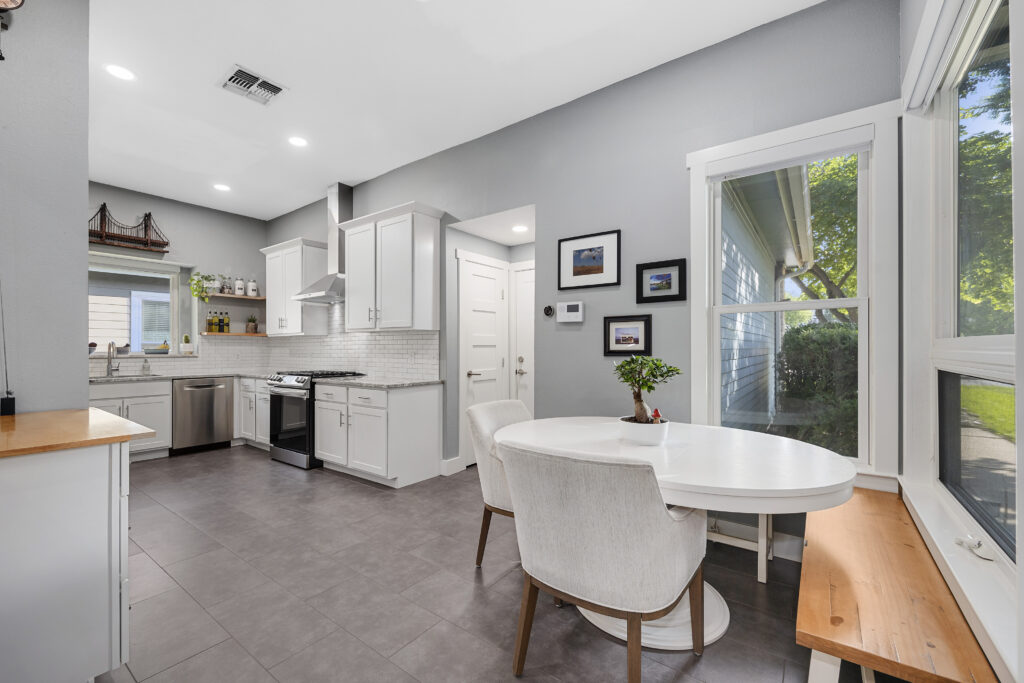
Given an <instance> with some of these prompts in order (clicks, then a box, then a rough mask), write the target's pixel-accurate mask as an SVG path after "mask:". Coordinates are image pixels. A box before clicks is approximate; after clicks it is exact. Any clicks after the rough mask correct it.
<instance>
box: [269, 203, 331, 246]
mask: <svg viewBox="0 0 1024 683" xmlns="http://www.w3.org/2000/svg"><path fill="white" fill-rule="evenodd" d="M296 237H305V238H307V239H311V240H316V241H318V242H323V241H324V240H326V239H327V198H326V197H324V198H323V199H318V200H316V201H315V202H313V203H312V204H307V205H306V206H303V207H301V208H298V209H295V210H294V211H291V212H289V213H286V214H284V215H282V216H278V217H277V218H275V219H273V220H272V221H268V222H267V244H278V243H280V242H286V241H288V240H291V239H295V238H296ZM264 246H266V245H264Z"/></svg>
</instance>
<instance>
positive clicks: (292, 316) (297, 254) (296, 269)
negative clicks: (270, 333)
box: [281, 247, 303, 334]
mask: <svg viewBox="0 0 1024 683" xmlns="http://www.w3.org/2000/svg"><path fill="white" fill-rule="evenodd" d="M282 258H283V259H284V277H283V284H282V290H281V299H282V303H281V308H282V313H281V315H282V316H284V325H283V327H282V329H281V331H282V332H283V333H287V334H302V331H303V330H302V302H300V301H295V300H293V299H292V297H293V296H295V295H296V294H298V293H299V292H301V291H302V248H301V247H295V248H292V249H288V250H286V251H284V252H283V253H282Z"/></svg>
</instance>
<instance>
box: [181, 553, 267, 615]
mask: <svg viewBox="0 0 1024 683" xmlns="http://www.w3.org/2000/svg"><path fill="white" fill-rule="evenodd" d="M167 573H168V574H170V575H171V576H172V577H174V580H175V581H177V582H178V583H179V584H181V586H182V588H184V589H185V590H187V591H188V592H189V593H190V594H191V595H192V597H193V598H195V599H196V601H197V602H198V603H199V604H200V605H202V606H203V607H210V606H212V605H216V604H217V603H218V602H223V601H225V600H228V599H230V598H233V597H235V596H236V595H241V594H242V593H245V592H246V591H248V590H251V589H253V588H255V587H256V586H259V585H261V584H264V583H266V582H267V581H268V580H269V579H267V577H266V576H264V575H263V574H261V573H260V572H259V571H257V570H256V569H254V568H253V567H251V566H250V565H249V564H247V563H246V562H245V561H244V560H242V559H239V557H238V556H237V555H235V554H234V553H232V552H231V551H230V550H228V549H227V548H218V549H217V550H211V551H210V552H208V553H203V554H202V555H196V556H195V557H190V558H189V559H187V560H182V561H181V562H176V563H174V564H172V565H168V567H167Z"/></svg>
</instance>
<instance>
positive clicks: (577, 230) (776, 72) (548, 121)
mask: <svg viewBox="0 0 1024 683" xmlns="http://www.w3.org/2000/svg"><path fill="white" fill-rule="evenodd" d="M898 12H899V7H898V5H897V3H894V2H891V0H832V1H830V2H827V3H824V4H821V5H817V6H815V7H812V8H810V9H808V10H805V11H803V12H800V13H798V14H795V15H792V16H790V17H787V18H785V19H782V20H780V21H777V22H774V23H772V24H768V25H766V26H763V27H760V28H757V29H755V30H753V31H750V32H748V33H745V34H743V35H741V36H738V37H736V38H734V39H732V40H729V41H726V42H724V43H721V44H718V45H715V46H712V47H710V48H708V49H705V50H702V51H700V52H698V53H695V54H693V55H689V56H686V57H683V58H681V59H678V60H676V61H674V62H670V63H668V64H666V65H663V66H660V67H658V68H656V69H653V70H651V71H649V72H646V73H644V74H641V75H639V76H636V77H634V78H630V79H628V80H626V81H623V82H621V83H618V84H615V85H613V86H610V87H608V88H606V89H604V90H602V91H599V92H597V93H594V94H591V95H588V96H586V97H584V98H581V99H579V100H576V101H574V102H571V103H569V104H567V105H565V106H562V107H559V108H558V109H554V110H552V111H548V112H545V113H543V114H540V115H538V116H535V117H533V118H531V119H528V120H526V121H522V122H520V123H518V124H515V125H513V126H510V127H508V128H505V129H503V130H500V131H498V132H495V133H493V134H490V135H487V136H485V137H483V138H480V139H477V140H473V141H471V142H468V143H465V144H463V145H460V146H458V147H455V148H452V149H449V150H447V151H444V152H441V153H439V154H436V155H434V156H431V157H428V158H426V159H423V160H420V161H417V162H415V163H412V164H409V165H408V166H404V167H402V168H399V169H396V170H394V171H391V172H389V173H387V174H385V175H383V176H380V177H378V178H376V179H373V180H370V181H367V182H365V183H363V184H361V185H359V186H357V187H356V188H355V196H354V203H355V214H356V215H362V214H366V213H369V212H371V211H375V210H379V209H382V208H385V207H388V206H393V205H395V204H398V203H401V202H405V201H410V200H413V199H415V200H418V201H422V202H426V203H428V204H431V205H434V206H437V207H439V208H441V209H444V210H445V211H448V212H449V213H450V214H452V215H453V216H456V217H460V218H461V217H472V216H482V215H486V214H489V213H494V212H495V211H499V210H502V209H505V208H507V207H509V206H522V205H524V204H535V205H536V207H537V244H538V245H539V246H538V249H537V255H536V260H537V302H536V303H537V321H536V322H537V326H536V343H537V348H538V349H541V352H540V353H538V355H537V368H536V369H537V387H536V413H537V415H538V416H540V417H549V416H555V415H565V414H577V415H578V414H596V415H620V414H624V413H626V412H628V411H629V409H630V406H631V402H630V396H629V394H628V392H627V391H626V390H625V389H624V388H623V387H622V386H620V385H619V384H617V383H616V381H615V379H614V377H613V375H612V372H611V364H610V360H609V359H608V358H606V357H604V356H603V355H602V349H601V345H602V333H601V326H602V317H603V316H606V315H622V314H629V313H632V312H635V311H637V309H638V307H637V306H636V304H635V299H634V291H633V290H634V266H635V264H636V263H638V262H645V261H655V260H661V259H666V258H673V257H680V256H683V257H688V256H689V226H688V223H689V173H688V172H687V170H686V154H687V153H688V152H691V151H693V150H697V149H702V148H705V147H709V146H712V145H717V144H721V143H725V142H729V141H732V140H737V139H740V138H745V137H748V136H751V135H756V134H758V133H764V132H767V131H771V130H775V129H778V128H783V127H786V126H790V125H794V124H797V123H801V122H805V121H811V120H814V119H818V118H821V117H824V116H829V115H832V114H837V113H840V112H844V111H849V110H852V109H857V108H859V107H865V106H868V105H872V104H876V103H879V102H883V101H887V100H891V99H894V98H896V97H898V96H899V79H898V64H899V16H898ZM611 228H621V230H622V285H621V286H618V287H603V288H595V289H585V290H575V291H566V292H562V293H560V292H558V290H557V273H556V261H555V249H556V242H557V240H558V239H559V238H561V237H569V236H573V235H580V234H585V233H590V232H597V231H600V230H607V229H611ZM558 300H582V301H584V302H585V304H586V322H585V323H584V324H583V325H561V326H559V325H556V324H555V323H554V321H553V319H549V318H545V317H544V316H543V314H542V313H541V311H542V309H543V307H544V306H545V305H547V304H554V303H555V302H556V301H558ZM639 308H642V311H643V312H644V313H651V314H653V316H654V345H653V349H654V354H655V355H656V356H659V357H662V358H664V359H665V360H666V361H668V362H670V363H673V364H676V365H679V366H681V367H683V368H684V369H687V368H688V367H689V358H690V339H689V337H690V333H689V304H687V303H671V302H669V303H664V304H647V305H644V306H642V307H639ZM688 378H689V373H688V372H687V373H686V374H684V375H683V376H682V377H680V378H678V379H677V380H675V381H674V382H673V383H671V384H669V385H668V386H666V387H662V388H660V389H658V391H657V392H656V394H655V395H654V404H655V405H657V406H658V407H659V408H661V410H662V411H663V412H664V413H666V414H667V415H671V416H673V417H674V418H677V419H683V420H687V419H689V416H690V402H689V394H690V387H689V379H688Z"/></svg>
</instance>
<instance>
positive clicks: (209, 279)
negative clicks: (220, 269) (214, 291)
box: [188, 270, 223, 303]
mask: <svg viewBox="0 0 1024 683" xmlns="http://www.w3.org/2000/svg"><path fill="white" fill-rule="evenodd" d="M218 278H221V279H223V276H222V275H208V274H205V273H200V272H199V271H198V270H197V271H195V272H194V273H192V277H190V278H189V279H188V288H189V290H190V291H191V292H192V296H194V297H195V298H197V299H202V300H203V303H207V302H209V301H210V297H209V296H207V294H206V289H207V288H208V287H209V286H210V285H211V284H213V281H214V280H217V279H218Z"/></svg>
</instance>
